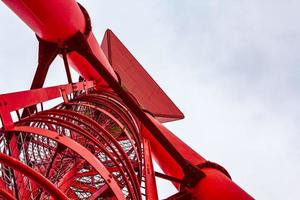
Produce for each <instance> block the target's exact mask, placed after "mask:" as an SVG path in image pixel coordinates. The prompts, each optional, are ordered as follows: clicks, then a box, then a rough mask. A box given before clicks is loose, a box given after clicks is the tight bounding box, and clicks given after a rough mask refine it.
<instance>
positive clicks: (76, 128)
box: [22, 112, 137, 198]
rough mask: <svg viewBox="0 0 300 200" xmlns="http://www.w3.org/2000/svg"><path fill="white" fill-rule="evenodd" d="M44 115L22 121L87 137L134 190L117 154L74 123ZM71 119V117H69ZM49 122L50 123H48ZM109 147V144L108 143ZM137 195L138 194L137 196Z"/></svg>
mask: <svg viewBox="0 0 300 200" xmlns="http://www.w3.org/2000/svg"><path fill="white" fill-rule="evenodd" d="M50 113H53V112H50ZM41 114H42V113H40V114H39V115H38V116H35V117H31V118H30V119H28V120H27V119H24V120H22V122H42V123H43V122H48V123H50V124H54V125H56V126H63V127H65V128H67V129H70V130H72V131H73V132H74V133H77V134H79V135H83V136H84V137H86V138H87V139H88V140H90V141H91V142H92V143H94V145H96V146H98V147H99V148H100V149H101V150H102V151H103V152H104V153H105V154H106V155H107V156H108V157H109V158H110V159H111V161H112V162H113V163H114V164H115V166H116V167H117V168H118V169H119V171H120V173H121V174H122V176H123V177H124V180H125V182H126V185H127V186H128V188H129V189H130V190H132V187H129V186H130V183H129V182H128V180H127V178H126V175H125V172H124V170H126V169H127V168H124V167H122V166H120V165H119V164H118V163H117V162H116V160H115V158H114V155H116V156H117V157H118V159H119V160H120V162H121V164H122V165H123V166H125V165H124V163H123V160H122V159H121V158H120V157H119V155H118V154H117V153H116V152H115V154H114V155H113V154H111V153H110V152H109V151H108V150H107V149H106V147H105V146H104V145H103V144H102V143H100V142H99V141H98V140H96V139H95V138H94V137H93V135H92V134H90V133H89V132H87V131H86V130H84V129H83V128H81V127H79V126H75V125H74V124H73V123H70V122H68V121H65V120H62V119H59V118H55V117H50V116H48V115H41ZM43 114H45V113H43ZM61 116H65V115H61ZM68 117H69V116H68ZM47 120H48V121H47ZM72 139H74V138H73V137H72ZM77 142H79V141H77ZM108 145H109V143H108ZM110 149H111V150H112V151H113V152H114V148H113V147H111V146H110ZM125 158H127V157H126V156H125ZM127 174H128V175H129V176H131V173H128V172H127ZM130 194H131V196H132V193H130ZM136 195H137V194H136ZM132 198H133V196H132Z"/></svg>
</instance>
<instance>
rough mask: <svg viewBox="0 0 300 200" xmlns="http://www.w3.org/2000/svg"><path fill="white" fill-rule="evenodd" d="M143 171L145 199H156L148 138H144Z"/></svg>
mask: <svg viewBox="0 0 300 200" xmlns="http://www.w3.org/2000/svg"><path fill="white" fill-rule="evenodd" d="M143 146H144V161H145V164H144V173H145V184H146V199H147V200H158V194H157V186H156V181H155V172H154V169H153V163H152V157H151V146H150V143H149V141H148V140H146V139H144V142H143Z"/></svg>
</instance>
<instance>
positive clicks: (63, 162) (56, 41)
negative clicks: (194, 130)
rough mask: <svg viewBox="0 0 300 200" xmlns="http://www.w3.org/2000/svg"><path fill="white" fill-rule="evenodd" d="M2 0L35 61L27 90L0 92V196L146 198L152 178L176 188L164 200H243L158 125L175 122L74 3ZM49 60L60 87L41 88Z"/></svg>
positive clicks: (136, 69) (151, 85)
mask: <svg viewBox="0 0 300 200" xmlns="http://www.w3.org/2000/svg"><path fill="white" fill-rule="evenodd" d="M3 2H4V3H5V4H6V5H7V6H8V7H9V8H10V9H11V10H12V11H13V12H15V13H16V14H17V15H18V16H19V17H20V18H21V19H22V20H23V21H24V22H25V23H26V24H27V25H28V26H29V27H30V28H31V29H32V30H33V31H34V33H35V34H36V36H37V39H38V41H39V57H38V65H37V70H36V73H35V76H34V78H33V81H32V85H31V88H30V90H28V91H22V92H16V93H10V94H2V95H0V116H1V123H2V129H1V131H0V186H1V187H0V197H1V198H2V199H9V200H13V199H14V200H15V199H18V200H19V199H89V200H94V199H137V200H139V199H147V200H148V199H150V200H152V199H153V200H155V199H158V195H157V186H156V182H155V177H160V178H163V179H167V180H169V181H170V182H172V183H173V184H174V186H175V187H176V188H177V189H178V193H176V194H174V195H172V196H170V197H169V198H168V199H199V200H200V199H201V200H208V199H212V200H235V199H245V200H248V199H253V198H252V197H251V196H250V195H248V194H247V193H246V192H245V191H243V190H242V189H241V188H240V187H239V186H237V185H236V184H235V183H234V182H233V181H232V180H231V178H230V175H229V173H228V172H227V171H226V170H225V169H224V168H223V167H221V166H220V165H218V164H216V163H213V162H210V161H207V160H206V159H204V158H203V157H201V156H200V155H199V154H198V153H197V152H195V151H194V150H193V149H191V148H190V147H189V146H188V145H187V144H185V143H184V142H182V141H181V140H180V139H179V138H177V137H176V136H175V135H174V134H173V133H171V132H170V131H169V130H168V129H167V128H166V127H165V126H164V125H163V123H164V122H169V121H174V120H178V119H182V118H183V117H184V116H183V114H182V113H181V111H180V110H179V109H178V108H177V107H176V105H175V104H174V103H173V102H172V101H171V100H170V99H169V98H168V96H167V95H166V94H165V93H164V92H163V91H162V90H161V89H160V88H159V86H158V85H157V84H156V83H155V82H154V80H153V79H152V78H151V77H150V76H149V75H148V74H147V72H146V71H145V70H144V69H143V67H142V66H141V65H140V64H139V62H138V61H137V60H136V59H135V58H134V57H133V55H132V54H131V53H130V52H129V51H128V50H127V48H126V47H125V46H124V45H123V44H122V43H121V42H120V40H119V39H118V38H117V37H116V36H115V35H114V33H113V32H112V31H110V30H107V31H106V33H105V35H104V38H103V41H102V44H101V45H99V44H98V42H97V40H96V38H95V37H94V35H93V32H92V27H91V20H90V17H89V15H88V12H87V11H86V10H85V9H84V8H83V7H82V6H81V5H79V4H78V3H76V1H74V0H51V1H43V0H3ZM58 55H59V56H61V57H62V59H63V61H64V67H65V70H66V76H67V78H68V84H66V85H59V86H55V87H48V88H43V85H44V81H45V78H46V75H47V72H48V69H49V67H50V65H51V63H52V61H53V60H54V59H55V57H56V56H58ZM69 66H71V67H73V68H74V69H75V70H76V71H77V72H78V73H79V74H80V78H79V82H76V83H75V82H73V80H72V77H71V74H70V69H69ZM1 67H3V66H1ZM55 98H61V99H62V102H61V103H60V104H59V105H56V106H55V107H53V108H51V109H44V104H45V102H47V101H49V100H52V99H55ZM14 114H15V116H17V117H16V118H14V117H12V116H13V115H14ZM152 159H154V160H155V161H156V162H157V163H158V164H159V166H160V167H161V169H162V170H163V172H164V173H163V174H162V173H158V172H155V171H154V169H153V164H152Z"/></svg>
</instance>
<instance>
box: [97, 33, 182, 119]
mask: <svg viewBox="0 0 300 200" xmlns="http://www.w3.org/2000/svg"><path fill="white" fill-rule="evenodd" d="M101 47H102V49H103V51H104V53H105V55H106V56H107V57H108V60H109V62H110V63H111V66H112V67H113V69H114V70H115V71H116V72H117V73H118V75H119V76H120V78H121V84H122V86H123V87H125V88H126V90H128V91H129V92H130V93H131V94H132V95H133V96H134V98H135V99H136V100H137V101H138V102H139V104H140V105H141V106H142V108H143V109H145V110H147V111H149V112H151V114H152V115H154V116H155V117H156V118H157V119H158V120H159V121H160V122H168V121H174V120H178V119H182V118H184V115H183V114H182V112H181V111H180V110H179V109H178V108H177V107H176V105H175V104H174V103H173V102H172V100H171V99H170V98H169V97H168V96H167V95H166V94H165V92H164V91H163V90H162V89H161V88H160V87H159V86H158V84H157V83H156V82H155V81H154V80H153V79H152V78H151V76H150V75H149V74H148V73H147V72H146V71H145V69H144V68H143V67H142V65H141V64H140V63H139V62H138V61H137V60H136V59H135V57H134V56H133V55H132V54H131V53H130V52H129V50H128V49H127V48H126V47H125V46H124V45H123V44H122V42H121V41H120V40H119V39H118V38H117V36H116V35H115V34H114V33H113V32H112V31H111V30H107V31H106V33H105V35H104V38H103V41H102V44H101ZM137 74H138V75H137Z"/></svg>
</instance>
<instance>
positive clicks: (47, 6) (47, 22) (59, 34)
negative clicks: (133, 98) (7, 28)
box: [3, 0, 117, 86]
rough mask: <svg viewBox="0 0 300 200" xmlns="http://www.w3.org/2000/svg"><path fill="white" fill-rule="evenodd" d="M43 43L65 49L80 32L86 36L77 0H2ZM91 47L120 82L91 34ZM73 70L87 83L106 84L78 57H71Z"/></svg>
mask: <svg viewBox="0 0 300 200" xmlns="http://www.w3.org/2000/svg"><path fill="white" fill-rule="evenodd" d="M3 2H4V3H5V4H6V5H7V6H8V7H9V8H10V9H11V10H13V11H14V12H15V13H16V14H17V15H18V16H19V17H20V18H21V19H22V20H23V21H24V22H25V23H26V24H27V25H28V26H29V27H30V28H31V29H32V30H33V31H34V32H35V33H36V34H37V35H38V36H39V37H40V38H41V39H42V40H45V41H47V42H53V43H58V44H60V45H62V46H63V45H64V42H65V41H67V40H68V39H70V38H71V37H72V36H74V35H75V34H76V33H77V32H78V31H80V32H81V33H84V32H85V29H86V24H85V20H86V19H85V16H84V15H83V12H82V11H81V9H80V7H79V5H78V4H77V2H76V1H74V0H51V1H41V0H26V1H23V0H3ZM87 40H88V43H89V45H90V47H91V49H92V51H93V53H94V55H96V56H97V58H98V59H99V61H101V63H102V64H103V65H104V66H105V68H106V69H107V70H108V71H109V72H110V73H111V74H112V75H113V76H114V78H115V79H116V80H117V76H116V75H115V73H114V70H113V69H112V67H111V66H110V64H109V61H108V60H107V58H106V56H105V55H104V53H103V51H102V49H101V48H100V46H99V44H98V42H97V40H96V39H95V37H94V35H93V33H92V32H91V33H89V36H88V38H87ZM68 59H69V61H70V63H71V65H72V67H73V68H74V69H75V70H76V71H77V72H78V73H80V74H81V75H82V76H83V77H84V78H85V79H86V80H95V81H96V82H97V84H98V85H105V86H107V84H106V83H105V81H104V80H103V79H102V78H101V76H100V75H99V74H98V73H97V72H96V71H95V69H93V67H92V66H91V65H90V64H89V63H88V62H87V61H86V60H85V59H84V58H82V57H81V56H80V55H78V54H77V53H74V52H73V53H70V54H68Z"/></svg>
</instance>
